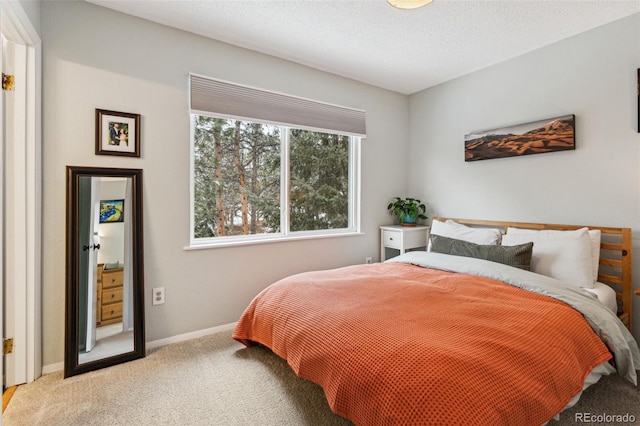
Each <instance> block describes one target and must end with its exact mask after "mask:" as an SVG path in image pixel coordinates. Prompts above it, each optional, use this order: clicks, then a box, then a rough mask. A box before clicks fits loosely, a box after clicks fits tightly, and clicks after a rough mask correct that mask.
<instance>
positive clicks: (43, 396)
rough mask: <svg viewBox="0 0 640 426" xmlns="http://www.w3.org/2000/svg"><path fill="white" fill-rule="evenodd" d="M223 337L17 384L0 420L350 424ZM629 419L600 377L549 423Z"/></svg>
mask: <svg viewBox="0 0 640 426" xmlns="http://www.w3.org/2000/svg"><path fill="white" fill-rule="evenodd" d="M230 336H231V332H230V331H229V332H222V333H218V334H216V335H213V336H207V337H202V338H199V339H194V340H190V341H187V342H182V343H177V344H173V345H169V346H165V347H162V348H159V349H156V350H154V351H153V352H151V353H150V354H149V355H148V356H147V357H146V358H144V359H141V360H137V361H133V362H129V363H126V364H121V365H118V366H115V367H111V368H107V369H103V370H99V371H95V372H91V373H87V374H83V375H80V376H75V377H71V378H69V379H65V380H63V379H62V373H61V372H58V373H53V374H49V375H46V376H43V377H42V378H40V379H38V380H36V381H35V382H33V383H30V384H28V385H24V386H20V387H19V388H18V390H17V391H16V393H15V395H14V397H13V399H12V400H11V402H10V403H9V406H8V407H7V410H6V411H5V413H4V415H3V418H2V423H3V425H5V426H12V425H65V426H66V425H83V426H84V425H230V426H235V425H274V426H275V425H314V426H316V425H318V426H322V425H350V424H351V423H349V422H348V421H346V420H345V419H343V418H342V417H340V416H337V415H335V414H333V413H332V412H331V411H330V409H329V407H328V405H327V402H326V400H325V398H324V395H323V393H322V389H321V388H320V387H318V386H316V385H315V384H313V383H311V382H308V381H306V380H302V379H299V378H297V377H296V376H295V375H294V374H293V372H292V371H291V369H290V368H289V367H288V366H287V364H286V363H285V362H284V361H283V360H281V359H280V358H278V357H277V356H275V355H274V354H272V353H271V352H270V351H268V350H266V349H264V348H257V347H254V348H245V347H244V346H242V345H240V344H239V343H237V342H235V341H233V340H232V339H231V337H230ZM576 412H589V413H591V414H605V413H606V414H625V413H630V414H633V415H635V417H636V423H637V424H640V393H639V391H638V389H637V388H636V387H634V386H632V385H630V384H628V383H626V382H623V381H622V380H621V379H620V378H619V377H618V376H611V377H605V378H603V379H602V380H601V382H600V383H598V384H596V385H595V386H592V387H591V388H590V389H588V390H587V391H586V392H585V394H584V395H583V397H582V399H581V400H580V402H579V403H578V405H577V406H576V407H574V408H573V409H571V410H570V411H569V412H568V413H566V414H562V415H561V421H560V422H555V421H552V422H551V424H554V425H564V424H574V423H575V422H574V420H575V418H574V413H576Z"/></svg>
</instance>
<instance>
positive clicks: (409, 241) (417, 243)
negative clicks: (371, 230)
mask: <svg viewBox="0 0 640 426" xmlns="http://www.w3.org/2000/svg"><path fill="white" fill-rule="evenodd" d="M429 229H430V227H429V226H400V225H389V226H381V227H380V261H381V262H384V261H385V260H387V257H386V249H387V248H392V249H396V250H399V251H400V254H403V253H404V252H406V251H407V250H411V249H416V248H421V247H424V248H425V249H426V247H427V243H428V241H429Z"/></svg>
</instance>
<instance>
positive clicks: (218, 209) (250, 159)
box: [191, 76, 363, 246]
mask: <svg viewBox="0 0 640 426" xmlns="http://www.w3.org/2000/svg"><path fill="white" fill-rule="evenodd" d="M191 78H192V86H191V95H192V102H191V103H192V109H191V128H192V188H191V194H192V197H191V198H192V206H191V207H192V231H191V232H192V234H191V245H192V246H198V245H219V244H224V245H226V244H236V243H240V242H255V241H268V240H274V239H283V238H296V237H309V236H326V235H338V234H347V233H353V232H357V231H358V229H359V217H358V209H357V207H358V203H359V182H358V177H359V163H360V136H361V135H358V134H354V132H345V131H344V130H331V129H326V128H320V129H319V128H318V127H317V125H314V127H312V128H308V127H306V126H303V125H300V123H296V124H288V125H283V124H282V123H283V122H286V121H287V120H283V119H278V120H277V121H271V122H270V121H266V120H264V118H263V117H252V118H251V119H246V117H247V114H245V113H242V114H241V115H239V116H236V117H233V116H231V117H230V116H229V115H228V114H227V113H228V111H223V112H222V113H220V112H219V111H211V110H212V109H219V108H220V102H214V104H215V108H213V107H211V105H207V107H206V108H204V111H203V108H202V105H200V108H198V109H194V100H193V99H194V97H196V98H197V96H198V95H200V93H196V94H194V84H193V78H194V76H191ZM203 79H204V78H203ZM204 80H205V81H206V82H207V83H209V82H211V81H212V80H209V79H204ZM213 82H217V81H216V80H213ZM224 84H227V85H229V83H224ZM231 87H232V89H233V88H235V87H236V86H233V85H232V86H231ZM238 87H239V88H240V89H245V90H246V88H245V87H244V86H238ZM227 89H228V87H227ZM251 90H253V91H258V89H251ZM227 91H228V90H227ZM205 92H207V91H205ZM264 93H267V94H271V92H262V91H259V94H260V95H261V96H264ZM207 95H208V96H209V95H210V92H207ZM276 95H277V94H276ZM278 96H285V99H286V100H288V99H289V98H288V97H286V95H278ZM291 99H293V100H299V98H291ZM304 101H305V102H313V101H306V100H304ZM281 104H282V102H280V103H279V104H278V105H281ZM319 105H321V106H325V105H326V104H319ZM245 107H246V106H245ZM331 107H332V108H333V106H331ZM263 108H264V106H263ZM271 109H273V108H271ZM297 109H298V107H296V110H297ZM348 111H349V112H351V111H352V110H348ZM270 113H271V112H270ZM310 114H311V113H310ZM251 115H258V114H251ZM284 115H286V114H284ZM296 115H297V116H299V115H300V114H299V111H296ZM311 115H312V116H313V117H314V119H317V114H311ZM362 117H363V116H362ZM285 118H288V117H286V116H285ZM294 119H295V117H294ZM288 121H293V120H288ZM324 127H327V126H324ZM335 127H339V126H335Z"/></svg>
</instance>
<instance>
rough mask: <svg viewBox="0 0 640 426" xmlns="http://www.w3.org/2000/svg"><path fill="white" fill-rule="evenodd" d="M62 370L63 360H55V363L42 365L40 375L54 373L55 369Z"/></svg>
mask: <svg viewBox="0 0 640 426" xmlns="http://www.w3.org/2000/svg"><path fill="white" fill-rule="evenodd" d="M61 370H64V362H56V363H55V364H49V365H43V366H42V375H43V376H44V375H45V374H49V373H55V372H56V371H61Z"/></svg>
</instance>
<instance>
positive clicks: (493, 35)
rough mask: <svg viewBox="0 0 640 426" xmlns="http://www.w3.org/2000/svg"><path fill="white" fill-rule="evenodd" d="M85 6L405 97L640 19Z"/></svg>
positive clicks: (132, 0)
mask: <svg viewBox="0 0 640 426" xmlns="http://www.w3.org/2000/svg"><path fill="white" fill-rule="evenodd" d="M87 1H88V2H90V3H93V4H96V5H100V6H104V7H107V8H110V9H114V10H117V11H120V12H123V13H127V14H129V15H134V16H138V17H141V18H145V19H148V20H151V21H155V22H158V23H161V24H165V25H168V26H171V27H176V28H180V29H183V30H186V31H190V32H193V33H196V34H200V35H203V36H206V37H210V38H213V39H216V40H221V41H224V42H227V43H231V44H234V45H237V46H241V47H245V48H248V49H252V50H256V51H259V52H263V53H266V54H269V55H273V56H277V57H280V58H284V59H287V60H290V61H293V62H297V63H300V64H304V65H308V66H310V67H313V68H317V69H320V70H324V71H328V72H331V73H334V74H338V75H342V76H345V77H349V78H352V79H354V80H358V81H361V82H364V83H369V84H372V85H375V86H379V87H383V88H386V89H390V90H394V91H397V92H400V93H405V94H410V93H414V92H417V91H420V90H423V89H426V88H428V87H431V86H434V85H436V84H439V83H443V82H445V81H448V80H451V79H454V78H456V77H459V76H462V75H465V74H468V73H471V72H473V71H476V70H479V69H482V68H485V67H487V66H490V65H492V64H496V63H499V62H502V61H504V60H506V59H509V58H513V57H515V56H519V55H522V54H524V53H526V52H530V51H532V50H535V49H538V48H540V47H543V46H546V45H549V44H551V43H554V42H557V41H559V40H562V39H564V38H567V37H571V36H573V35H576V34H578V33H581V32H584V31H587V30H590V29H592V28H595V27H598V26H600V25H604V24H606V23H609V22H612V21H614V20H617V19H620V18H623V17H626V16H629V15H632V14H634V13H640V0H632V1H622V0H596V1H586V0H564V1H555V0H536V1H531V0H490V1H487V0H469V1H464V0H434V1H433V3H431V4H430V5H428V6H425V7H422V8H419V9H414V10H398V9H395V8H393V7H391V6H389V5H388V4H387V2H386V1H385V0H284V1H283V0H260V1H255V0H254V1H248V0H199V1H189V0H126V1H125V0H87ZM639 47H640V41H639Z"/></svg>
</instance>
